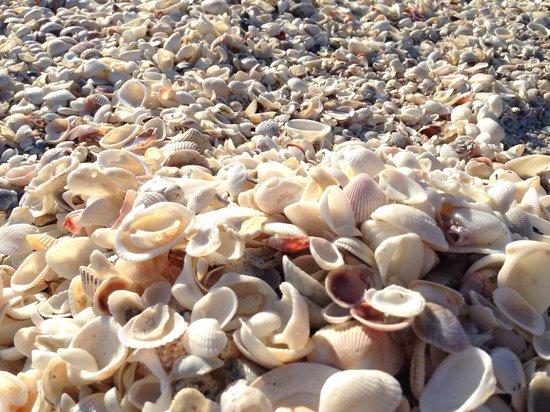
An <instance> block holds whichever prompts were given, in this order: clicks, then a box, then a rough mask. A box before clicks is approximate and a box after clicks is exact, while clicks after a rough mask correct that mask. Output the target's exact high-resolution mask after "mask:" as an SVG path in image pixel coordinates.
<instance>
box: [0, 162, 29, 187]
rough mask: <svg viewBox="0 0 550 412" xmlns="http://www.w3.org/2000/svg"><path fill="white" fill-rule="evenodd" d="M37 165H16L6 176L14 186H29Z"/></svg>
mask: <svg viewBox="0 0 550 412" xmlns="http://www.w3.org/2000/svg"><path fill="white" fill-rule="evenodd" d="M36 170H37V165H23V166H16V167H14V168H12V169H9V170H8V172H7V173H6V174H5V175H4V178H5V179H6V180H7V181H8V182H9V183H10V184H11V185H13V186H19V187H24V186H27V185H28V184H29V183H30V182H31V180H32V179H33V177H34V176H35V173H36Z"/></svg>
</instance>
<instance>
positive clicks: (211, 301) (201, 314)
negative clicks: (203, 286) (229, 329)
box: [191, 286, 239, 328]
mask: <svg viewBox="0 0 550 412" xmlns="http://www.w3.org/2000/svg"><path fill="white" fill-rule="evenodd" d="M238 303H239V301H238V298H237V295H236V294H235V292H233V290H232V289H230V288H228V287H225V286H222V287H218V288H214V289H211V290H210V291H209V292H208V293H207V294H206V295H204V296H203V297H202V298H201V299H199V300H198V301H197V303H195V305H194V306H193V310H192V312H191V322H195V321H196V320H199V319H203V318H211V319H216V320H217V321H218V322H219V324H220V326H221V327H222V328H224V327H225V326H226V325H227V324H228V323H229V322H230V321H231V319H233V316H235V313H237V306H238Z"/></svg>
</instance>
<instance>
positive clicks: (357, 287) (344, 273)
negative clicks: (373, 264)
mask: <svg viewBox="0 0 550 412" xmlns="http://www.w3.org/2000/svg"><path fill="white" fill-rule="evenodd" d="M374 273H375V272H374V271H373V270H372V269H371V268H369V267H368V266H363V265H355V266H354V265H345V266H341V267H339V268H337V269H334V270H331V271H330V272H329V273H328V274H327V277H326V278H325V287H326V290H327V293H328V295H329V296H330V297H331V299H332V300H333V302H335V303H337V304H338V305H340V306H341V307H343V308H351V307H353V306H355V305H357V304H359V303H360V302H362V300H363V292H364V291H365V290H367V289H368V288H369V287H371V285H372V283H373V280H372V277H373V275H374Z"/></svg>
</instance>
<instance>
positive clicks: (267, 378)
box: [250, 362, 338, 412]
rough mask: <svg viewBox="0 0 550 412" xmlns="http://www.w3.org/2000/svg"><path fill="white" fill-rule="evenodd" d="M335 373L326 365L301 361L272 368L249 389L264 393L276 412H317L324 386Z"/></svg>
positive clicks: (333, 369) (335, 370)
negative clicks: (291, 411) (292, 411)
mask: <svg viewBox="0 0 550 412" xmlns="http://www.w3.org/2000/svg"><path fill="white" fill-rule="evenodd" d="M336 372H338V369H335V368H332V367H330V366H327V365H320V364H316V363H310V362H308V363H303V362H298V363H294V364H292V365H286V366H282V367H280V368H276V369H273V370H272V371H269V372H267V373H265V374H263V375H262V376H260V377H259V378H258V379H256V380H255V381H254V382H252V385H250V386H251V387H253V388H256V389H259V390H260V391H261V392H263V393H264V394H265V395H266V396H267V398H268V399H269V401H270V402H271V405H272V406H273V408H274V409H275V410H277V409H280V410H292V409H298V410H301V411H304V412H306V411H316V410H318V408H319V394H320V393H321V388H322V387H323V384H324V383H325V381H326V380H327V379H328V377H329V376H331V375H333V374H334V373H336Z"/></svg>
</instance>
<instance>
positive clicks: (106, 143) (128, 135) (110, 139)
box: [99, 124, 141, 156]
mask: <svg viewBox="0 0 550 412" xmlns="http://www.w3.org/2000/svg"><path fill="white" fill-rule="evenodd" d="M140 130H141V129H140V127H139V126H137V125H131V124H127V125H124V126H119V127H115V128H114V129H111V130H110V131H109V132H107V133H106V134H105V135H104V136H103V137H102V138H101V139H100V140H99V145H100V146H101V147H103V148H104V149H120V148H122V147H123V146H124V145H125V144H126V143H128V142H129V141H131V140H132V139H133V138H135V137H136V136H137V135H138V133H139V132H140ZM107 156H108V155H107Z"/></svg>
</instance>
